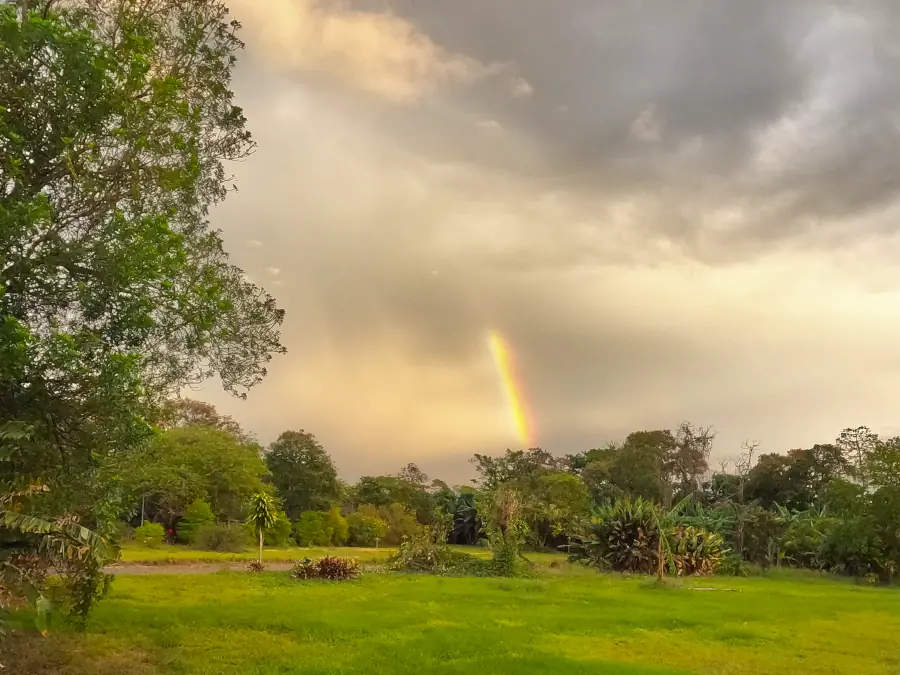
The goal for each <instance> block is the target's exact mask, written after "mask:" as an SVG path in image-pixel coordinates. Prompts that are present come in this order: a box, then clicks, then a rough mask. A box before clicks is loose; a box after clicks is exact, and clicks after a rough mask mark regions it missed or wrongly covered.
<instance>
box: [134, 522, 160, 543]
mask: <svg viewBox="0 0 900 675" xmlns="http://www.w3.org/2000/svg"><path fill="white" fill-rule="evenodd" d="M165 536H166V530H165V528H164V527H163V526H162V525H160V524H159V523H144V524H143V525H141V526H140V527H138V528H136V529H135V531H134V539H135V541H137V542H138V543H139V544H140V545H141V546H147V547H149V548H159V547H160V546H162V543H163V537H165Z"/></svg>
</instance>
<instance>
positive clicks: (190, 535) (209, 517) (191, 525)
mask: <svg viewBox="0 0 900 675" xmlns="http://www.w3.org/2000/svg"><path fill="white" fill-rule="evenodd" d="M215 522H216V517H215V515H214V514H213V511H212V509H211V508H210V507H209V504H207V503H206V502H205V501H203V500H202V499H195V500H194V501H193V502H191V505H190V506H188V507H187V509H186V510H185V512H184V518H182V519H181V520H180V521H179V522H178V539H179V540H181V541H182V542H185V543H188V544H193V543H194V539H195V537H196V536H197V531H198V530H199V529H200V528H201V527H203V526H205V525H209V524H211V523H215Z"/></svg>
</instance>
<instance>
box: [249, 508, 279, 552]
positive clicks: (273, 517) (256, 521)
mask: <svg viewBox="0 0 900 675" xmlns="http://www.w3.org/2000/svg"><path fill="white" fill-rule="evenodd" d="M247 510H248V511H249V515H248V516H247V521H246V523H247V525H249V526H250V527H252V528H253V531H254V533H255V534H256V536H257V538H258V539H259V558H258V562H259V564H260V566H262V559H263V540H264V539H265V534H266V532H268V531H269V530H271V529H273V528H274V527H275V523H276V522H277V520H278V514H279V513H281V511H279V509H278V503H277V502H276V501H275V498H274V497H272V495H270V494H268V493H267V492H257V493H256V494H254V495H253V496H252V497H250V503H249V504H248V508H247Z"/></svg>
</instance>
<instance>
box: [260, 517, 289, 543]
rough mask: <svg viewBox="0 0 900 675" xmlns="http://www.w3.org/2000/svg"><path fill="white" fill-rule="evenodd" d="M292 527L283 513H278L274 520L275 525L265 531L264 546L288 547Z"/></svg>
mask: <svg viewBox="0 0 900 675" xmlns="http://www.w3.org/2000/svg"><path fill="white" fill-rule="evenodd" d="M292 531H293V526H292V525H291V521H290V520H288V517H287V516H286V515H285V514H284V511H279V512H278V516H277V518H275V525H274V526H273V527H272V528H270V529H269V530H267V531H266V533H265V535H264V537H265V543H266V546H289V545H290V543H291V533H292Z"/></svg>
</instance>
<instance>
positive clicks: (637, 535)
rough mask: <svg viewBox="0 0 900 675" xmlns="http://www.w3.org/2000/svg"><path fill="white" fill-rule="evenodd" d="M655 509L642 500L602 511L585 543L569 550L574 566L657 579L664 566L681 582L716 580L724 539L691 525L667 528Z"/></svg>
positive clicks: (620, 501) (652, 504)
mask: <svg viewBox="0 0 900 675" xmlns="http://www.w3.org/2000/svg"><path fill="white" fill-rule="evenodd" d="M667 518H668V517H667V516H666V515H665V514H663V513H662V512H661V510H660V507H658V506H657V505H656V504H654V503H653V502H650V501H645V500H643V499H641V498H638V499H634V500H631V499H620V500H618V501H616V502H615V503H614V504H612V505H611V506H608V507H605V508H602V509H600V510H599V511H598V512H597V514H596V515H595V517H594V518H593V519H592V521H591V523H590V525H589V526H588V534H587V536H586V537H583V538H581V539H580V541H576V543H575V544H573V545H572V547H571V552H572V555H571V556H570V558H569V559H570V560H571V561H572V562H581V563H584V564H588V565H594V566H596V567H601V568H604V569H611V570H614V571H617V572H632V573H637V574H654V573H656V571H657V569H658V566H659V549H660V546H662V549H663V563H664V565H665V566H666V568H667V569H668V570H669V571H670V572H671V573H673V574H676V575H678V576H691V575H705V574H715V572H716V571H717V570H718V569H719V568H720V567H721V566H722V563H723V562H724V560H725V551H726V549H725V544H724V541H723V539H722V537H721V536H720V535H718V534H715V533H713V532H710V531H709V530H707V529H705V528H702V527H696V526H693V525H680V526H677V527H672V526H664V528H665V529H664V531H663V533H662V535H663V539H662V542H660V535H661V533H660V529H659V528H660V523H661V522H663V523H665V522H666V521H667Z"/></svg>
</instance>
